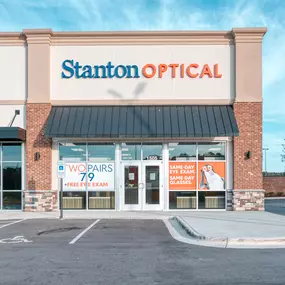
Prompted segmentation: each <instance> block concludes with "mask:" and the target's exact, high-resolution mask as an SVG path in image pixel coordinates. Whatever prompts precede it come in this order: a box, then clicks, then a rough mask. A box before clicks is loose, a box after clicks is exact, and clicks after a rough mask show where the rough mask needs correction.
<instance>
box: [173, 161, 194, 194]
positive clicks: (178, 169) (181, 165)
mask: <svg viewBox="0 0 285 285" xmlns="http://www.w3.org/2000/svg"><path fill="white" fill-rule="evenodd" d="M195 189H196V162H193V161H191V162H189V161H187V162H184V161H177V162H169V190H195Z"/></svg>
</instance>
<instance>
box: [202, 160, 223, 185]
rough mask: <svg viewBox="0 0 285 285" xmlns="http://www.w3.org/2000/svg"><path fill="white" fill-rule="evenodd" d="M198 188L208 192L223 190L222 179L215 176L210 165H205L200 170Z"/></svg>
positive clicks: (217, 175)
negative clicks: (205, 189)
mask: <svg viewBox="0 0 285 285" xmlns="http://www.w3.org/2000/svg"><path fill="white" fill-rule="evenodd" d="M200 188H201V189H204V188H207V189H208V190H224V189H225V181H224V178H223V177H221V176H220V175H219V174H217V173H216V172H215V171H214V169H213V167H212V166H211V165H210V164H206V165H205V166H203V167H202V169H201V181H200Z"/></svg>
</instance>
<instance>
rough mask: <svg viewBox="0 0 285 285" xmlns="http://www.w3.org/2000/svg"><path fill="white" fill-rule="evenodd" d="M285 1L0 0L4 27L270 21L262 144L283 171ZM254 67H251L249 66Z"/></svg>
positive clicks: (169, 26)
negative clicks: (281, 155) (281, 154)
mask: <svg viewBox="0 0 285 285" xmlns="http://www.w3.org/2000/svg"><path fill="white" fill-rule="evenodd" d="M284 15H285V1H283V0H267V1H265V0H245V1H244V0H242V1H238V0H237V1H234V0H204V1H199V0H195V1H193V0H160V1H159V0H136V1H134V0H56V1H55V0H0V30H1V31H21V30H22V29H23V28H25V29H27V28H52V29H54V30H57V31H62V30H65V31H76V30H78V31H80V30H86V31H88V30H94V31H95V30H96V31H100V30H104V31H109V30H203V29H209V30H230V29H231V28H232V27H263V26H265V27H267V28H268V33H267V34H266V35H265V39H264V48H263V97H264V108H263V111H264V115H263V127H264V135H263V146H264V147H268V148H269V151H268V152H267V171H284V170H285V163H282V162H281V159H280V153H281V144H282V143H285V141H284V139H285V72H284V62H285V61H284V59H283V58H284V53H285V36H284V35H285V32H284V31H285V17H284ZM249 68H250V67H249Z"/></svg>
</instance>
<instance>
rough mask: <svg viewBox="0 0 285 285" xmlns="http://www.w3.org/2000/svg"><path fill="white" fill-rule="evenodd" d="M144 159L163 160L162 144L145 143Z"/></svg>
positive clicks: (143, 148)
mask: <svg viewBox="0 0 285 285" xmlns="http://www.w3.org/2000/svg"><path fill="white" fill-rule="evenodd" d="M142 152H143V160H162V144H143V145H142Z"/></svg>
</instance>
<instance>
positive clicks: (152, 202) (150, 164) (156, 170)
mask: <svg viewBox="0 0 285 285" xmlns="http://www.w3.org/2000/svg"><path fill="white" fill-rule="evenodd" d="M122 170H123V173H122V177H121V178H122V180H123V185H121V190H122V194H123V195H122V198H123V210H135V211H141V210H162V200H163V198H162V193H163V191H162V189H163V183H162V181H163V179H162V178H163V175H162V173H161V171H162V161H142V162H141V161H139V162H134V161H132V162H130V163H123V165H122Z"/></svg>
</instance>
